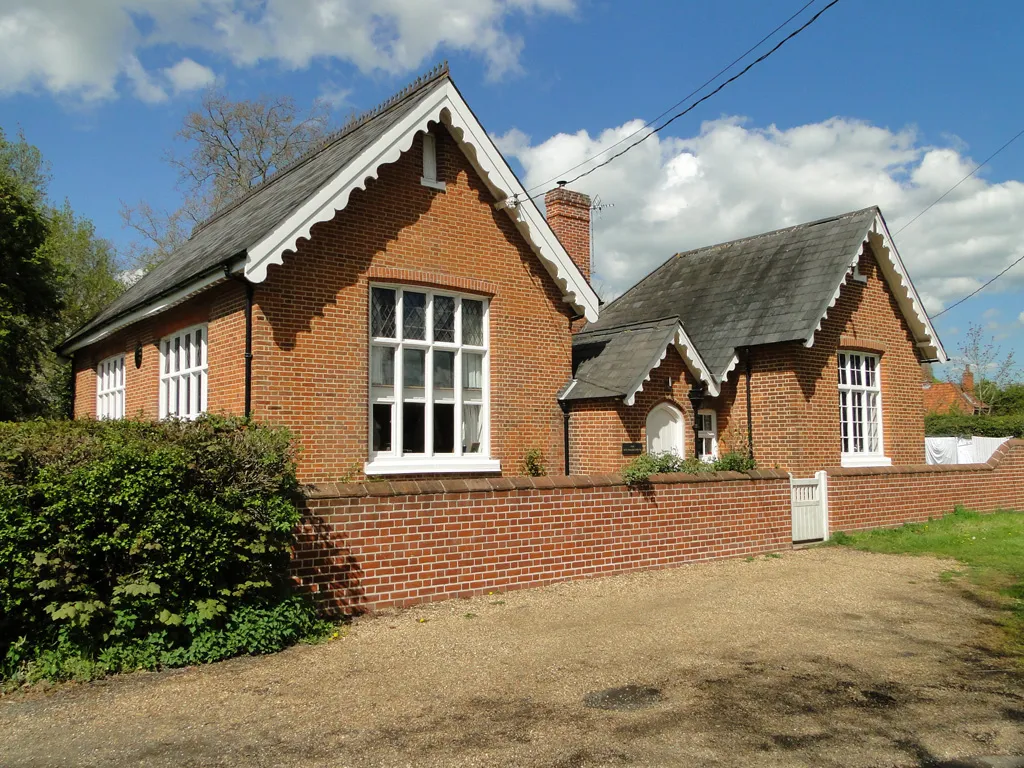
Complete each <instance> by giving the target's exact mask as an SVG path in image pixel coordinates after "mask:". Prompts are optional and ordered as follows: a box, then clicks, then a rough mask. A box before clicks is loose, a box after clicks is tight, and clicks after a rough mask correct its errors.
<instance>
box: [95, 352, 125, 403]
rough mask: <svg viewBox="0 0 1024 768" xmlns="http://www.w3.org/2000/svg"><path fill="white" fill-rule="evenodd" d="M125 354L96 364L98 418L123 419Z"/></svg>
mask: <svg viewBox="0 0 1024 768" xmlns="http://www.w3.org/2000/svg"><path fill="white" fill-rule="evenodd" d="M124 382H125V370H124V355H123V354H120V355H112V356H111V357H108V358H106V359H105V360H102V361H101V362H100V364H99V365H97V366H96V418H97V419H123V418H124V395H125V385H124Z"/></svg>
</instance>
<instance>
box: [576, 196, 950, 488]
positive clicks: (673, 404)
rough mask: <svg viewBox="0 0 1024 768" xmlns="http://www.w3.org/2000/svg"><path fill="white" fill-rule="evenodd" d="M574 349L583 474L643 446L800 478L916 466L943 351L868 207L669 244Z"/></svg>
mask: <svg viewBox="0 0 1024 768" xmlns="http://www.w3.org/2000/svg"><path fill="white" fill-rule="evenodd" d="M573 357H574V360H573V380H572V382H570V384H569V385H568V386H567V388H566V389H565V390H563V392H562V398H563V400H564V401H566V402H568V403H569V405H570V409H571V413H572V424H573V426H572V432H571V439H572V441H573V446H574V448H573V451H572V457H573V461H574V464H573V467H572V470H573V473H580V474H593V473H603V472H609V471H614V470H615V469H617V468H619V467H621V466H622V463H623V461H624V459H623V458H622V455H623V453H624V452H627V451H628V449H629V448H633V449H634V450H635V449H636V448H638V447H643V448H646V449H647V450H673V451H676V452H678V453H680V454H685V455H689V456H692V455H694V454H695V453H699V454H701V455H702V456H717V455H720V454H721V453H723V452H726V451H736V452H742V453H748V454H750V455H752V456H753V457H754V458H755V459H756V461H757V462H758V465H759V466H761V467H766V468H771V467H778V468H780V469H784V470H787V471H790V472H793V473H798V474H809V473H811V472H814V471H816V470H819V469H823V468H825V467H838V466H880V465H891V464H922V463H924V460H925V457H924V407H923V404H922V400H921V386H920V382H921V364H922V363H924V362H926V361H933V360H935V361H945V360H946V354H945V352H944V350H943V348H942V344H941V342H940V341H939V339H938V336H937V335H936V334H935V331H934V329H933V328H932V325H931V322H930V320H929V318H928V315H927V314H926V313H925V311H924V309H923V305H922V303H921V300H920V297H919V296H918V295H917V292H916V290H915V289H914V286H913V284H912V283H911V281H910V278H909V276H908V274H907V270H906V267H905V266H904V265H903V261H902V260H901V259H900V256H899V253H898V252H897V250H896V247H895V245H894V244H893V242H892V237H891V236H890V234H889V231H888V228H887V227H886V224H885V220H884V218H883V217H882V214H881V211H879V210H878V209H877V208H866V209H864V210H861V211H854V212H852V213H847V214H843V215H841V216H836V217H832V218H829V219H823V220H821V221H815V222H810V223H808V224H801V225H799V226H795V227H789V228H787V229H782V230H778V231H775V232H769V233H766V234H762V235H757V236H755V237H749V238H744V239H742V240H736V241H734V242H731V243H723V244H721V245H715V246H711V247H708V248H701V249H698V250H696V251H690V252H687V253H681V254H677V255H675V256H673V257H672V258H671V259H669V260H668V261H667V262H665V263H664V264H663V265H662V266H661V267H659V268H658V269H657V270H655V271H654V272H652V273H651V274H649V275H648V276H647V277H646V278H644V279H643V280H642V281H640V282H639V283H638V284H637V285H635V286H634V287H633V288H631V289H630V290H629V291H627V292H626V293H625V294H624V295H623V296H621V297H619V298H618V299H616V300H615V301H613V302H611V303H610V304H608V305H606V306H604V307H602V309H601V317H600V319H599V320H598V321H597V322H591V323H588V324H587V325H586V326H585V327H584V328H583V329H582V331H581V332H580V333H578V334H577V335H576V336H575V337H574V340H573ZM695 410H696V415H697V421H698V423H697V425H696V427H697V428H696V430H694V416H695ZM637 443H639V444H640V445H639V446H637V445H636V444H637ZM630 444H632V445H630Z"/></svg>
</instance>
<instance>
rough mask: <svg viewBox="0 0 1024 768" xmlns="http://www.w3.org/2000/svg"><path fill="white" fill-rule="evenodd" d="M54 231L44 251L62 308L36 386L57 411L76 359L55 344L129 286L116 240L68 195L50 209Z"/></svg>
mask: <svg viewBox="0 0 1024 768" xmlns="http://www.w3.org/2000/svg"><path fill="white" fill-rule="evenodd" d="M49 225H50V226H49V233H48V235H47V238H46V241H45V242H44V243H43V245H42V247H41V248H40V253H41V255H42V256H43V258H45V259H46V260H48V261H49V262H50V263H51V264H52V265H53V266H54V268H55V271H56V274H57V282H56V285H57V288H58V291H59V294H60V299H61V305H62V309H61V312H60V314H58V315H57V316H56V317H54V318H53V322H52V323H51V324H50V327H49V339H48V345H47V349H46V351H45V352H44V354H43V361H42V370H41V374H40V376H38V377H37V379H36V389H37V392H38V394H39V397H40V400H41V402H42V404H43V409H42V410H43V413H44V414H46V415H49V416H51V417H58V416H60V415H62V414H65V413H67V412H68V410H69V408H70V405H71V402H70V401H71V365H70V364H69V363H68V362H67V361H66V360H63V359H61V358H59V357H58V356H57V354H56V353H55V352H54V351H53V349H54V348H55V347H56V346H57V345H58V344H60V342H61V341H63V340H64V339H66V338H67V337H68V336H70V335H71V333H73V332H74V331H75V330H77V329H78V328H80V327H82V326H83V325H84V324H85V323H86V322H88V321H89V320H90V319H91V318H92V317H94V316H95V315H96V314H97V313H98V312H99V311H100V310H101V309H103V307H105V306H106V305H107V304H109V303H110V302H111V301H113V300H114V299H116V298H117V297H118V296H119V295H120V294H121V292H122V291H123V290H124V283H123V282H122V281H121V280H120V279H119V278H118V274H119V272H120V270H119V269H118V265H117V258H116V255H115V253H114V248H113V246H111V244H110V243H109V242H108V241H106V240H104V239H102V238H100V237H97V235H96V228H95V227H94V226H93V223H92V222H91V221H89V220H88V219H85V218H82V217H80V216H77V215H76V214H75V212H74V211H73V210H72V209H71V204H70V203H68V202H67V201H65V203H64V205H62V206H61V207H60V208H54V209H52V210H51V211H50V221H49Z"/></svg>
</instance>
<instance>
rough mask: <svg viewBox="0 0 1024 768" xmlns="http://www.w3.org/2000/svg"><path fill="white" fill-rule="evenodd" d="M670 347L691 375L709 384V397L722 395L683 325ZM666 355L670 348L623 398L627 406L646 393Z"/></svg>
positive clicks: (662, 353)
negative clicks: (638, 394)
mask: <svg viewBox="0 0 1024 768" xmlns="http://www.w3.org/2000/svg"><path fill="white" fill-rule="evenodd" d="M669 345H672V346H674V347H675V348H676V352H678V353H679V356H680V357H681V358H683V362H684V363H686V367H687V368H689V369H690V373H692V374H693V375H694V376H695V377H696V378H698V379H700V380H701V381H703V382H704V383H705V384H707V386H708V396H709V397H718V395H719V394H720V393H721V386H720V385H719V383H718V381H717V380H716V379H715V377H714V376H712V375H711V371H709V370H708V367H707V366H706V365H705V364H704V361H703V360H702V359H701V356H700V354H699V353H698V352H697V348H696V347H695V346H693V342H692V341H690V337H689V336H687V335H686V330H685V329H684V328H683V326H682V325H681V324H680V325H679V327H678V328H676V333H675V336H673V337H672V340H671V341H670V342H669ZM666 355H668V346H666V347H665V348H664V349H663V350H662V351H661V354H660V355H659V356H658V357H656V358H655V359H654V360H652V361H651V365H650V367H648V369H647V373H646V375H645V376H644V377H643V378H642V379H640V381H639V383H638V384H637V385H636V386H635V387H634V388H633V391H632V392H630V393H629V394H627V395H626V396H625V397H624V398H623V402H624V403H625V404H626V405H633V403H634V402H636V396H637V393H638V392H643V391H644V384H645V383H647V382H648V381H650V380H651V373H652V372H653V371H654V369H655V368H657V367H658V366H660V365H661V363H662V361H663V360H664V359H665V356H666Z"/></svg>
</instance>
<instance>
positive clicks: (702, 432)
mask: <svg viewBox="0 0 1024 768" xmlns="http://www.w3.org/2000/svg"><path fill="white" fill-rule="evenodd" d="M697 416H698V418H699V421H698V425H697V426H698V427H700V428H699V429H698V430H697V438H698V439H699V440H700V446H701V447H703V445H704V441H705V440H710V441H711V452H710V453H706V454H701V457H700V458H701V461H706V462H712V461H715V460H716V459H718V414H717V413H716V412H715V411H714V410H712V409H711V408H702V409H700V410H699V411H697ZM705 419H710V420H711V429H707V428H706V427H707V424H706V422H704V421H703V420H705Z"/></svg>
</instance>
